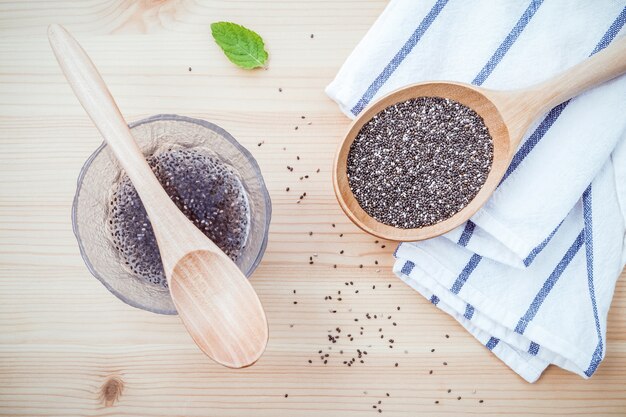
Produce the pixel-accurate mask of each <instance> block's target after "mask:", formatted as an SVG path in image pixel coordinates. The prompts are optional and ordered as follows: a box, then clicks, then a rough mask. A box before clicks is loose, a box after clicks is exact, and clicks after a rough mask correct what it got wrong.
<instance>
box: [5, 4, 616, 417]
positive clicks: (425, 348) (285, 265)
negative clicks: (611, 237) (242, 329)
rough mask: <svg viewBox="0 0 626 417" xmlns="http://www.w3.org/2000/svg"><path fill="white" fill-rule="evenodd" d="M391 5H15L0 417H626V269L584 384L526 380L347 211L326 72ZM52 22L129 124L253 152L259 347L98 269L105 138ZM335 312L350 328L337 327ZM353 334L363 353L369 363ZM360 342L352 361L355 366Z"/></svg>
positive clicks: (556, 378)
mask: <svg viewBox="0 0 626 417" xmlns="http://www.w3.org/2000/svg"><path fill="white" fill-rule="evenodd" d="M385 4H386V1H383V0H369V1H359V0H317V1H300V0H276V1H245V0H228V1H205V2H201V1H192V0H180V1H153V0H142V1H130V0H124V1H122V0H84V1H80V2H76V1H65V2H63V1H52V0H51V1H13V2H8V1H2V2H0V35H1V36H0V184H1V186H0V286H1V287H0V414H2V415H7V416H18V415H20V416H21V415H29V416H30V415H38V416H39V415H41V416H53V415H54V416H65V417H70V416H95V415H107V416H116V415H124V416H131V415H137V416H268V417H269V416H271V417H274V416H278V415H280V416H320V415H322V416H326V415H327V416H368V415H372V416H373V415H378V414H379V413H378V408H380V409H381V410H382V412H383V413H384V415H395V416H405V415H406V416H409V415H410V416H417V415H428V416H437V415H450V416H458V415H461V414H476V415H514V414H515V415H574V414H579V415H591V414H595V415H626V283H625V282H624V279H623V278H624V277H622V280H621V281H620V282H618V286H617V290H616V295H615V300H614V302H613V307H612V309H611V312H610V315H609V323H608V343H607V357H606V359H605V361H604V362H603V363H602V365H601V366H600V368H599V370H598V372H597V373H596V375H595V376H594V377H593V378H592V379H591V380H589V381H585V380H583V379H581V378H580V377H579V376H577V375H573V374H570V373H567V372H565V371H562V370H560V369H557V368H555V367H551V368H550V369H548V371H547V372H546V373H545V374H544V376H543V377H542V378H541V379H540V381H539V382H538V383H536V384H528V383H526V382H524V381H523V380H522V379H521V378H519V377H518V376H517V375H516V374H515V373H513V372H512V371H511V370H509V369H508V368H507V367H506V366H505V365H504V364H502V363H501V362H500V361H499V360H498V359H496V357H495V356H494V355H492V354H491V353H490V352H489V351H487V349H485V348H484V347H483V346H481V345H480V344H479V343H478V342H477V341H476V340H474V338H473V337H472V336H470V335H469V334H468V333H467V332H466V331H464V330H463V329H462V328H461V326H460V325H459V324H457V323H456V322H455V321H454V320H453V319H452V318H450V317H448V316H447V315H446V314H444V313H442V312H440V311H439V310H438V309H437V308H435V307H433V306H432V305H431V304H430V303H429V302H428V301H426V300H425V299H423V298H422V297H420V296H418V295H417V294H416V293H415V292H414V291H412V290H410V289H409V288H408V287H406V286H405V285H404V284H402V283H401V282H400V281H399V280H398V279H396V278H395V277H394V275H393V274H392V272H391V264H392V256H391V253H392V251H393V249H394V245H393V243H391V242H384V241H380V242H378V243H375V239H374V238H372V237H370V236H368V235H366V234H365V233H362V232H361V231H359V230H358V229H357V228H356V227H355V226H353V225H352V224H351V223H350V222H349V221H348V219H347V218H346V217H345V216H344V215H343V213H342V212H341V210H340V209H339V206H338V205H337V202H336V201H335V197H334V195H333V191H332V187H331V175H330V169H331V161H332V156H333V152H334V151H335V147H336V144H337V143H338V141H339V139H340V137H341V135H342V133H343V132H344V131H345V129H346V127H347V125H348V120H347V119H346V117H345V116H344V115H342V114H341V113H340V111H339V110H338V108H337V106H336V105H335V104H334V103H333V102H331V100H330V99H328V98H327V96H326V95H325V94H324V87H325V86H326V85H327V84H328V83H329V82H330V81H331V79H332V78H333V76H334V75H335V73H336V72H337V70H338V69H339V67H340V65H341V64H342V62H343V61H344V59H345V58H346V57H347V55H348V54H349V53H350V51H351V50H352V49H353V47H354V46H355V45H356V43H357V42H358V40H359V39H360V38H361V37H362V36H363V35H364V34H365V32H366V31H367V29H368V28H369V26H370V25H371V24H372V23H373V21H374V20H375V19H376V17H377V16H378V15H379V14H380V12H381V11H382V9H383V8H384V7H385ZM218 20H230V21H235V22H238V23H241V24H244V25H247V26H249V27H251V28H253V29H255V30H257V31H258V32H259V33H260V34H261V35H262V36H263V37H264V38H265V40H266V43H267V48H268V50H269V52H270V54H271V61H270V63H269V69H268V70H266V71H264V70H260V71H253V72H245V71H243V70H239V69H237V68H235V67H233V66H232V65H231V64H230V63H229V62H227V61H226V59H225V58H224V56H223V55H222V53H221V51H219V50H218V48H217V47H216V45H215V44H214V43H213V40H212V39H211V38H210V34H209V33H210V30H209V24H210V23H211V22H214V21H218ZM52 22H56V23H62V24H64V25H66V27H67V28H68V29H69V30H70V31H72V32H73V34H74V35H75V36H76V37H77V38H78V40H79V41H80V42H81V43H82V44H83V46H84V47H85V48H86V49H87V51H88V52H89V54H90V55H91V56H92V58H93V60H94V61H95V62H96V64H97V65H98V66H99V68H100V70H101V72H102V74H103V76H104V78H105V80H106V81H107V82H108V84H109V86H110V88H111V91H112V93H113V95H114V96H115V97H116V98H117V100H118V102H119V105H120V108H121V109H122V112H123V114H124V115H125V116H126V118H127V119H128V120H129V121H132V120H138V119H141V118H144V117H147V116H149V115H152V114H158V113H176V114H181V115H187V116H192V117H199V118H203V119H207V120H210V121H212V122H214V123H217V124H218V125H220V126H222V127H223V128H225V129H226V130H228V131H229V132H231V133H232V134H233V135H234V136H235V137H236V138H237V139H238V140H239V141H240V142H241V143H242V144H243V145H245V146H246V147H247V148H248V149H249V150H250V151H251V152H252V153H253V154H254V156H255V157H256V158H257V160H258V162H259V164H260V166H261V168H262V171H263V173H264V175H265V180H266V182H267V185H268V188H269V190H270V193H271V197H272V201H273V210H274V213H273V219H272V224H271V229H270V237H269V245H268V247H267V252H266V254H265V257H264V259H263V262H262V263H261V265H260V267H259V268H258V270H257V271H256V273H255V274H254V276H253V279H252V283H253V285H254V287H255V288H256V290H257V291H258V293H259V295H260V297H261V300H262V301H263V303H264V305H265V308H266V310H267V314H268V319H269V323H270V342H269V345H268V347H267V352H266V353H265V355H264V356H263V357H262V359H261V360H260V361H259V362H258V363H257V364H256V365H254V366H252V367H250V368H247V369H244V370H238V371H234V370H228V369H225V368H223V367H220V366H218V365H216V364H214V363H212V362H211V361H210V360H209V359H207V358H206V357H205V356H204V355H203V354H201V353H200V351H199V350H198V349H197V348H196V346H195V345H194V344H193V342H192V340H191V338H190V337H189V335H188V334H187V333H186V332H185V330H184V329H183V326H182V325H181V323H180V322H179V320H178V318H177V317H175V316H160V315H156V314H151V313H148V312H145V311H142V310H138V309H135V308H132V307H129V306H127V305H126V304H124V303H122V302H121V301H119V300H118V299H117V298H115V297H114V296H113V295H111V294H110V293H109V292H108V291H107V290H106V289H105V288H104V286H102V285H101V284H100V283H99V282H98V281H97V280H96V279H94V278H93V277H92V276H91V275H90V274H89V272H88V271H87V269H86V267H85V265H84V264H83V261H82V259H81V257H80V255H79V251H78V247H77V244H76V240H75V239H74V236H73V234H72V229H71V225H70V207H71V203H72V198H73V195H74V191H75V185H76V178H77V175H78V172H79V169H80V167H81V165H82V164H83V162H84V161H85V159H86V158H87V157H88V156H89V155H90V154H91V152H92V151H93V150H94V149H95V148H96V147H97V146H98V144H99V143H100V142H101V139H100V138H99V136H98V133H97V132H96V130H95V128H94V127H93V126H92V125H91V123H90V121H89V119H88V118H87V116H86V115H85V113H84V111H83V110H82V108H81V107H80V105H79V104H78V102H77V100H76V99H75V98H74V96H73V95H72V92H71V90H70V88H69V87H68V85H67V83H66V82H65V79H64V78H63V76H62V75H61V72H60V70H59V68H58V66H57V64H56V62H55V60H54V58H53V55H52V53H51V51H50V48H49V46H48V42H47V39H46V26H47V25H48V24H49V23H52ZM189 68H191V71H190V70H189ZM302 116H304V117H305V118H302ZM260 142H261V143H262V145H261V146H258V143H260ZM297 156H299V157H300V159H299V160H298V159H297ZM287 165H291V166H293V167H294V170H293V172H290V171H288V170H287V168H286V166H287ZM317 169H319V170H320V172H319V173H317V172H316V171H317ZM304 175H309V178H305V179H303V180H300V179H299V178H300V177H301V176H304ZM286 187H290V191H289V192H287V191H285V189H286ZM303 192H306V193H307V195H306V197H305V198H304V199H303V200H302V203H300V204H296V202H297V201H298V196H299V195H300V194H301V193H303ZM333 224H334V226H333ZM311 232H313V234H312V235H311ZM340 251H344V252H343V254H341V253H340ZM309 257H313V260H314V263H313V264H312V265H310V264H309ZM376 261H378V265H376ZM335 264H336V265H337V268H334V267H333V265H335ZM361 264H362V265H363V267H362V268H360V267H359V266H360V265H361ZM349 281H352V282H353V285H348V286H346V285H345V282H349ZM389 285H391V288H389ZM374 286H375V289H374V288H373V287H374ZM357 290H359V292H358V293H356V291H357ZM294 291H295V292H296V293H294ZM338 291H342V295H338V294H337V292H338ZM327 295H332V297H333V299H332V300H325V299H324V297H325V296H327ZM339 298H343V299H342V300H339ZM294 301H297V304H294ZM398 306H400V307H401V310H400V311H398V309H397V307H398ZM335 309H336V310H337V313H335V314H333V313H331V312H330V310H335ZM366 313H370V315H371V316H372V317H373V316H374V314H376V316H377V318H376V319H374V318H372V319H370V320H368V319H366V318H365V315H366ZM390 315H391V316H392V318H391V319H388V318H387V317H388V316H390ZM355 318H359V320H360V321H359V322H355V321H354V319H355ZM393 322H395V323H396V326H394V325H393V324H392V323H393ZM361 326H362V327H363V330H361ZM336 327H340V328H341V329H342V333H341V334H342V336H343V337H342V338H341V339H339V341H338V342H337V343H335V344H332V343H331V342H330V341H329V340H328V331H329V330H331V329H335V328H336ZM379 328H380V329H382V331H380V332H379V330H378V329H379ZM361 331H362V332H363V335H361V334H360V332H361ZM348 334H351V335H352V336H351V337H352V338H353V339H354V340H353V341H350V337H348ZM380 335H383V336H382V338H381V337H380ZM389 339H394V343H393V349H390V348H389V344H390V343H391V342H389ZM329 347H332V350H329ZM356 349H361V350H366V351H367V352H368V354H367V355H363V358H364V359H365V360H364V363H360V359H359V358H358V354H357V353H355V352H356ZM432 349H435V351H434V352H431V350H432ZM319 350H322V354H321V355H320V354H319V353H318V351H319ZM340 351H343V354H341V353H340ZM325 354H328V355H329V356H328V357H327V358H325V360H326V361H327V364H326V365H324V363H323V360H322V359H320V356H324V355H325ZM352 357H354V358H355V359H356V363H355V364H354V365H352V366H346V365H344V364H343V363H342V362H343V361H344V360H350V359H351V358H352ZM363 358H362V359H363ZM309 360H311V361H312V363H309V362H308V361H309ZM444 362H446V363H447V365H445V364H444ZM396 363H397V364H398V366H397V367H396V365H395V364H396ZM431 370H432V373H431V372H430V371H431ZM450 390H451V391H450ZM387 393H388V394H389V396H387ZM481 400H482V402H481ZM378 401H381V404H378ZM437 401H438V403H436V402H437ZM374 406H376V407H378V408H374Z"/></svg>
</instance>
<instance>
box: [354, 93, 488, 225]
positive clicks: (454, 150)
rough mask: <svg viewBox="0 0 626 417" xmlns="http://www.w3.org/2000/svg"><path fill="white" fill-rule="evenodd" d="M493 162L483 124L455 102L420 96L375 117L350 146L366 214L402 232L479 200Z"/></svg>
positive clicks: (358, 195)
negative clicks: (476, 198)
mask: <svg viewBox="0 0 626 417" xmlns="http://www.w3.org/2000/svg"><path fill="white" fill-rule="evenodd" d="M492 161H493V140H492V138H491V136H490V135H489V130H488V129H487V126H485V123H484V121H483V119H482V118H481V117H480V116H479V115H478V114H477V113H476V112H475V111H474V110H472V109H470V108H469V107H467V106H464V105H462V104H461V103H458V102H456V101H454V100H449V99H445V98H440V97H419V98H413V99H409V100H407V101H403V102H400V103H396V104H394V105H391V106H389V107H387V108H385V109H384V110H382V111H381V112H379V113H377V114H376V115H375V116H374V117H373V118H372V119H371V120H370V121H368V122H367V123H366V124H365V125H364V126H363V127H362V128H361V130H360V132H359V133H358V135H357V136H356V138H355V140H354V142H353V143H352V145H351V147H350V151H349V153H348V161H347V174H348V181H349V184H350V189H351V190H352V193H353V194H354V196H355V198H356V200H357V201H358V203H359V205H360V206H361V207H362V208H363V210H365V212H366V213H367V214H369V215H370V216H372V217H373V218H375V219H376V220H378V221H379V222H381V223H384V224H387V225H390V226H394V227H397V228H400V229H413V228H420V227H425V226H430V225H433V224H436V223H439V222H441V221H443V220H446V219H448V218H450V217H451V216H453V215H454V214H456V213H457V212H459V211H460V210H461V209H463V208H464V207H465V206H467V205H468V204H469V202H470V201H472V199H473V198H474V197H475V196H476V194H478V191H480V189H481V187H482V185H483V184H484V183H485V181H486V180H487V176H488V174H489V171H490V170H491V164H492Z"/></svg>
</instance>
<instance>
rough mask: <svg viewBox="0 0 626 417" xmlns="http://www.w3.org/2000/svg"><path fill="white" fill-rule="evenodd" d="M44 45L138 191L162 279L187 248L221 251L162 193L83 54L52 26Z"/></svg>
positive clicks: (125, 125) (89, 61) (76, 43)
mask: <svg viewBox="0 0 626 417" xmlns="http://www.w3.org/2000/svg"><path fill="white" fill-rule="evenodd" d="M48 39H49V41H50V46H51V47H52V50H53V51H54V54H55V56H56V58H57V61H58V62H59V65H60V66H61V69H62V70H63V73H64V74H65V77H66V78H67V81H68V82H69V84H70V86H71V87H72V89H73V90H74V94H76V97H78V100H79V101H80V104H82V106H83V108H84V109H85V111H86V112H87V114H88V115H89V117H90V118H91V120H92V121H93V123H94V124H95V125H96V127H97V128H98V130H99V131H100V133H101V134H102V137H103V138H104V140H105V141H106V143H107V145H108V146H109V147H110V148H111V150H112V151H113V153H114V154H115V156H116V158H117V160H118V161H119V163H120V165H121V166H122V167H123V168H124V171H126V174H128V176H129V178H130V180H131V181H132V183H133V185H134V186H135V188H136V189H137V192H138V193H139V197H140V198H141V201H142V203H143V205H144V207H145V209H146V211H147V213H148V217H149V218H150V223H151V224H152V227H153V230H154V234H155V236H156V238H157V242H158V245H159V250H160V251H161V257H162V260H163V266H164V267H165V269H166V275H167V276H168V277H169V274H167V272H168V271H169V270H171V268H173V267H174V264H175V262H176V261H178V259H180V258H181V257H182V256H184V254H186V253H187V252H188V251H189V250H190V248H197V247H198V244H202V245H203V246H204V247H206V246H211V245H212V246H211V249H212V250H214V251H219V249H218V248H217V246H215V245H213V244H212V242H210V241H209V240H208V239H206V238H205V236H204V235H203V234H202V232H200V231H199V230H198V229H197V228H196V227H195V226H193V224H191V223H190V222H189V221H188V220H187V218H186V217H185V216H184V215H183V214H182V213H181V212H180V210H178V208H177V207H176V205H175V204H174V203H173V202H172V200H171V199H170V198H169V196H168V195H167V193H166V192H165V190H163V188H162V187H161V184H160V183H159V181H158V180H157V178H156V177H155V176H154V174H153V173H152V169H151V168H150V166H149V165H148V163H147V162H146V160H145V157H144V155H143V154H142V152H141V150H140V149H139V147H138V146H137V143H136V142H135V140H134V138H133V136H132V134H131V133H130V130H129V128H128V125H127V124H126V121H125V120H124V118H123V116H122V114H121V113H120V110H119V108H118V107H117V104H116V103H115V100H114V99H113V97H112V96H111V93H110V92H109V89H108V88H107V86H106V84H105V83H104V80H103V79H102V77H101V76H100V73H99V72H98V70H97V69H96V67H95V65H94V64H93V62H91V60H90V59H89V57H88V56H87V54H86V53H85V51H84V50H83V48H82V47H81V46H80V45H79V44H78V42H76V40H75V39H74V38H73V37H72V35H70V34H69V33H68V32H67V31H66V30H65V29H64V28H63V27H62V26H60V25H56V24H55V25H50V27H49V28H48ZM157 208H158V210H155V209H157ZM171 242H177V244H176V245H174V244H172V243H171ZM163 248H167V251H164V250H163Z"/></svg>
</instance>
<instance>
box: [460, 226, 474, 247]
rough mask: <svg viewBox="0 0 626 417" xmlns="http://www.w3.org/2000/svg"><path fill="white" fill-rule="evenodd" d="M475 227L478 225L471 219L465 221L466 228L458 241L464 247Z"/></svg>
mask: <svg viewBox="0 0 626 417" xmlns="http://www.w3.org/2000/svg"><path fill="white" fill-rule="evenodd" d="M474 227H476V224H474V222H473V221H471V220H468V221H467V223H465V229H463V233H461V237H460V238H459V241H458V242H457V243H458V244H459V245H461V246H463V247H465V246H467V244H468V243H469V240H470V238H471V237H472V234H473V233H474Z"/></svg>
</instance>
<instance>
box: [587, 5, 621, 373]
mask: <svg viewBox="0 0 626 417" xmlns="http://www.w3.org/2000/svg"><path fill="white" fill-rule="evenodd" d="M625 24H626V6H624V8H623V9H622V12H621V13H620V14H619V15H618V16H617V18H616V19H615V21H614V22H613V24H612V25H611V26H610V27H609V30H607V31H606V33H605V34H604V36H603V37H602V39H601V40H600V42H598V45H596V47H595V49H594V50H593V52H592V53H591V54H592V55H593V54H595V53H596V52H598V51H601V50H602V49H604V48H606V46H607V45H608V44H609V43H611V41H613V39H615V37H616V36H617V34H618V33H619V32H620V31H621V30H622V28H623V27H624V25H625ZM591 209H592V207H591V184H590V185H589V187H588V188H587V190H585V192H584V193H583V218H584V220H585V229H584V230H585V252H586V256H587V280H588V284H589V296H590V297H591V306H592V308H593V318H594V320H595V324H596V332H597V334H598V345H597V346H596V349H595V351H594V352H593V355H592V357H591V363H590V364H589V368H587V370H586V371H585V375H587V376H591V375H593V374H594V372H595V371H596V369H598V365H600V361H602V356H603V354H604V343H603V341H602V329H601V328H600V319H599V317H598V306H597V303H596V292H595V286H594V283H593V230H592V225H593V223H592V211H591Z"/></svg>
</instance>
